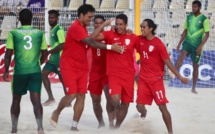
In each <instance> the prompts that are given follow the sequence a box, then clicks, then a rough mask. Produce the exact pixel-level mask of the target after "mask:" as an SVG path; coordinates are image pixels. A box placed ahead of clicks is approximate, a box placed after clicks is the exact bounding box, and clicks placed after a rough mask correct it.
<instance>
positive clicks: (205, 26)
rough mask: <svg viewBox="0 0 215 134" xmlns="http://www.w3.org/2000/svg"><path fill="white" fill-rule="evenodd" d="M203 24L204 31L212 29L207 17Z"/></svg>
mask: <svg viewBox="0 0 215 134" xmlns="http://www.w3.org/2000/svg"><path fill="white" fill-rule="evenodd" d="M203 26H204V31H205V32H209V31H210V22H209V20H208V19H205V21H204V23H203Z"/></svg>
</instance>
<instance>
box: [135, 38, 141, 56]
mask: <svg viewBox="0 0 215 134" xmlns="http://www.w3.org/2000/svg"><path fill="white" fill-rule="evenodd" d="M135 48H136V50H137V52H138V53H139V52H140V36H136V38H135Z"/></svg>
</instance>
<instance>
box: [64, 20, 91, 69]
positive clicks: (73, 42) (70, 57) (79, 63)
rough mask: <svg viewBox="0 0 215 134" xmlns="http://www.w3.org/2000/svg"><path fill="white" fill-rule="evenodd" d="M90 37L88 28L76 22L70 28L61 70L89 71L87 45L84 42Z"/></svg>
mask: <svg viewBox="0 0 215 134" xmlns="http://www.w3.org/2000/svg"><path fill="white" fill-rule="evenodd" d="M86 37H88V32H87V29H86V26H82V25H81V23H80V22H79V20H76V21H75V22H74V23H73V24H72V25H71V26H70V28H69V30H68V33H67V37H66V41H65V44H64V49H63V53H62V56H61V59H60V68H61V69H66V70H73V71H88V61H87V48H88V46H87V44H86V43H84V42H82V41H81V40H83V39H84V38H86Z"/></svg>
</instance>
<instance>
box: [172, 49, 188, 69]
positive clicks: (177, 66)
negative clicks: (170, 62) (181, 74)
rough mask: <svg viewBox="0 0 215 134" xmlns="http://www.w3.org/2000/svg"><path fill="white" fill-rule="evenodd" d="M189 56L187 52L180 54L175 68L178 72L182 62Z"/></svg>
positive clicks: (183, 51)
mask: <svg viewBox="0 0 215 134" xmlns="http://www.w3.org/2000/svg"><path fill="white" fill-rule="evenodd" d="M187 54H188V53H187V51H185V50H182V51H181V53H180V55H179V57H178V59H177V61H176V63H175V68H176V69H177V70H178V69H179V68H180V67H181V65H182V62H183V60H184V58H185V57H186V56H187Z"/></svg>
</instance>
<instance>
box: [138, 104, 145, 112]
mask: <svg viewBox="0 0 215 134" xmlns="http://www.w3.org/2000/svg"><path fill="white" fill-rule="evenodd" d="M136 108H137V111H138V112H140V113H142V112H143V111H145V110H146V109H145V106H144V105H140V104H137V105H136Z"/></svg>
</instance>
